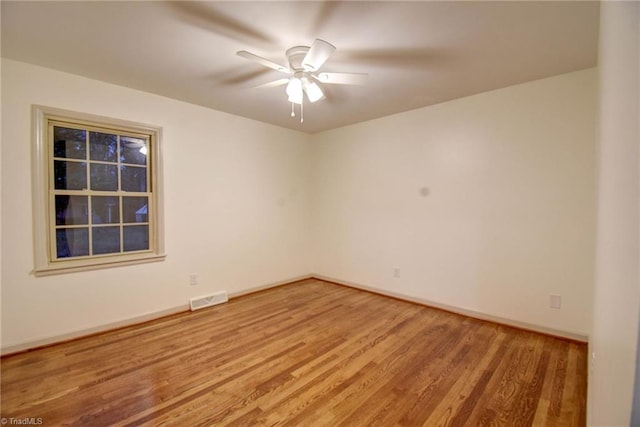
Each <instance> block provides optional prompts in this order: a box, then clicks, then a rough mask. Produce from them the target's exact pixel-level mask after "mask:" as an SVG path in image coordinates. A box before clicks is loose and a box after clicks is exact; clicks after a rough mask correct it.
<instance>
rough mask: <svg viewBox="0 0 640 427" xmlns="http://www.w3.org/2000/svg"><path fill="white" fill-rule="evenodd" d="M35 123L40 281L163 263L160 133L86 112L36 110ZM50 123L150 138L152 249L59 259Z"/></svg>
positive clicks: (36, 256)
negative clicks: (86, 272) (52, 183)
mask: <svg viewBox="0 0 640 427" xmlns="http://www.w3.org/2000/svg"><path fill="white" fill-rule="evenodd" d="M32 119H33V124H32V126H33V153H32V170H33V172H32V178H33V182H32V184H33V220H34V224H33V234H34V236H33V237H34V262H35V268H34V270H33V273H34V274H35V275H36V276H45V275H51V274H60V273H69V272H75V271H87V270H95V269H102V268H109V267H117V266H124V265H132V264H140V263H147V262H156V261H162V260H164V259H165V257H166V254H165V253H164V214H163V205H164V203H163V192H162V176H163V175H162V147H161V146H162V128H161V127H158V126H152V125H147V124H142V123H136V122H131V121H126V120H120V119H114V118H109V117H103V116H97V115H93V114H87V113H79V112H75V111H69V110H62V109H58V108H52V107H45V106H41V105H34V106H33V107H32ZM50 122H65V123H69V124H70V125H76V126H86V127H92V126H93V127H99V128H108V129H113V130H115V131H119V132H130V133H135V134H142V135H145V136H148V138H149V139H148V140H149V149H148V159H149V161H148V163H147V168H148V170H149V178H150V179H149V180H148V181H147V182H148V185H149V188H150V189H151V190H150V192H151V193H152V197H151V198H150V206H149V211H150V214H149V218H148V222H149V246H150V248H149V250H146V251H141V252H131V253H117V254H108V255H91V256H85V257H78V258H62V259H55V258H56V257H55V255H54V254H53V251H54V250H55V241H53V237H52V236H53V235H54V233H55V206H53V202H52V200H53V197H52V194H53V190H52V185H51V180H52V179H53V178H52V177H53V172H52V166H53V149H52V147H51V145H50V136H49V124H50Z"/></svg>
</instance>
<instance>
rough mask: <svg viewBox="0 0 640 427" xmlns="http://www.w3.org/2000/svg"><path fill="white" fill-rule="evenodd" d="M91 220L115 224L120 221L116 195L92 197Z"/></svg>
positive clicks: (97, 222)
mask: <svg viewBox="0 0 640 427" xmlns="http://www.w3.org/2000/svg"><path fill="white" fill-rule="evenodd" d="M91 221H92V222H93V223H94V224H115V223H118V222H120V203H119V201H118V197H115V196H109V197H102V196H94V197H92V198H91Z"/></svg>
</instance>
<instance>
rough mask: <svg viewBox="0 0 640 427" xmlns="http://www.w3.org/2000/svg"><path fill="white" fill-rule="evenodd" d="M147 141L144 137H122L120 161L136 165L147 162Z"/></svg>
mask: <svg viewBox="0 0 640 427" xmlns="http://www.w3.org/2000/svg"><path fill="white" fill-rule="evenodd" d="M147 150H148V147H147V143H146V141H145V140H144V139H140V138H133V137H130V136H122V137H120V161H121V162H122V163H132V164H134V165H146V164H147Z"/></svg>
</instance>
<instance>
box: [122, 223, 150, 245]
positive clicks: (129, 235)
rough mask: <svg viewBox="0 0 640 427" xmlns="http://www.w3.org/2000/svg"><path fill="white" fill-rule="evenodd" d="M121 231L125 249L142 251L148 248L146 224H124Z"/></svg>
mask: <svg viewBox="0 0 640 427" xmlns="http://www.w3.org/2000/svg"><path fill="white" fill-rule="evenodd" d="M123 232H124V250H125V251H143V250H146V249H149V226H148V225H130V226H125V227H124V230H123Z"/></svg>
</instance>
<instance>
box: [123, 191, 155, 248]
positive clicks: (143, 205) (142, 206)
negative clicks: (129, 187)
mask: <svg viewBox="0 0 640 427" xmlns="http://www.w3.org/2000/svg"><path fill="white" fill-rule="evenodd" d="M148 203H149V198H148V197H123V198H122V215H123V217H124V220H123V222H148V221H149V216H148V208H147V205H148ZM125 241H126V240H125Z"/></svg>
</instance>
